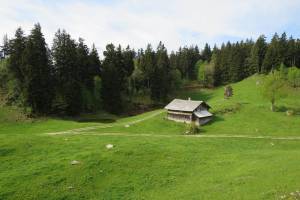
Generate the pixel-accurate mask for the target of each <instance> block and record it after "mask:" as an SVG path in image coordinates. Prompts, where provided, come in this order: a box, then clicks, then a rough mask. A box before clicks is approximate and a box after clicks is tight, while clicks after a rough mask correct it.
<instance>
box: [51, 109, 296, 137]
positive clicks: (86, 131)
mask: <svg viewBox="0 0 300 200" xmlns="http://www.w3.org/2000/svg"><path fill="white" fill-rule="evenodd" d="M163 112H164V111H158V112H155V113H153V114H151V115H148V116H146V117H144V118H141V119H137V120H133V121H130V122H120V123H118V122H116V123H113V124H110V125H104V124H102V125H98V126H90V127H84V128H77V129H71V130H67V131H60V132H52V133H46V134H47V135H63V134H69V135H79V134H80V135H93V136H122V137H161V138H174V137H181V138H241V139H270V140H300V136H299V137H298V136H251V135H172V134H168V135H162V134H147V133H140V134H131V133H99V132H95V131H94V132H93V130H96V129H102V128H111V127H116V126H125V125H129V126H130V125H134V124H138V123H140V122H143V121H145V120H148V119H151V118H153V117H155V116H157V115H159V114H161V113H163Z"/></svg>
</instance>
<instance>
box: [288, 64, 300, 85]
mask: <svg viewBox="0 0 300 200" xmlns="http://www.w3.org/2000/svg"><path fill="white" fill-rule="evenodd" d="M287 79H288V82H289V84H290V85H291V86H292V87H300V69H298V68H297V67H291V68H289V70H288V73H287Z"/></svg>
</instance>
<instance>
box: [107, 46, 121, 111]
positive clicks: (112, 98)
mask: <svg viewBox="0 0 300 200" xmlns="http://www.w3.org/2000/svg"><path fill="white" fill-rule="evenodd" d="M103 54H104V56H105V58H104V61H103V71H102V99H103V104H104V108H105V109H106V110H107V111H109V112H111V113H120V112H122V111H123V92H124V90H125V86H126V82H125V78H126V70H125V67H124V60H123V57H122V50H121V47H120V46H119V47H118V48H117V49H115V46H114V45H113V44H108V45H107V46H106V50H105V51H104V53H103Z"/></svg>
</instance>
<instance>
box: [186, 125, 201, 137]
mask: <svg viewBox="0 0 300 200" xmlns="http://www.w3.org/2000/svg"><path fill="white" fill-rule="evenodd" d="M199 132H200V128H199V126H197V125H196V123H195V122H191V123H190V124H188V125H187V130H186V132H185V134H187V135H194V134H197V133H199Z"/></svg>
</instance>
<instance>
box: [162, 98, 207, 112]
mask: <svg viewBox="0 0 300 200" xmlns="http://www.w3.org/2000/svg"><path fill="white" fill-rule="evenodd" d="M202 103H203V101H193V100H182V99H174V100H173V101H171V103H169V104H168V105H167V106H166V107H165V109H167V110H180V111H186V112H193V111H194V110H195V109H196V108H198V106H200V105H201V104H202Z"/></svg>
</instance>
